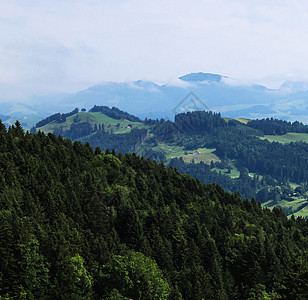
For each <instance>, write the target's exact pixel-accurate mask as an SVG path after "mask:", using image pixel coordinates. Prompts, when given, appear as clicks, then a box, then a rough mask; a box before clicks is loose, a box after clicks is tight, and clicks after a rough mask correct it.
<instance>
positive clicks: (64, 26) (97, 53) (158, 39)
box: [0, 0, 308, 101]
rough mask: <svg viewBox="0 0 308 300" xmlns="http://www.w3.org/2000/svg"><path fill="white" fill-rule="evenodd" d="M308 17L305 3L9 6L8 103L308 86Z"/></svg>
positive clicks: (5, 2)
mask: <svg viewBox="0 0 308 300" xmlns="http://www.w3.org/2000/svg"><path fill="white" fill-rule="evenodd" d="M307 12H308V3H307V1H305V0H298V1H294V0H293V1H260V0H258V1H255V0H252V1H239V0H215V1H214V0H213V1H211V0H208V1H183V0H179V1H160V0H158V1H145V0H142V1H141V0H127V1H124V0H119V1H95V0H86V1H85V0H79V1H76V0H74V1H71V0H67V1H59V0H53V1H42V0H40V1H35V0H33V1H31V0H28V1H18V0H16V1H13V0H2V1H1V3H0V27H1V32H0V101H7V100H18V101H22V100H25V99H27V97H29V96H30V95H34V94H36V95H39V94H46V93H56V92H75V91H78V90H80V89H83V88H86V87H88V86H91V85H94V84H98V83H100V82H103V81H131V80H138V79H147V80H154V81H156V82H168V81H170V80H172V79H174V78H177V77H178V76H181V75H184V74H187V73H190V72H198V71H202V72H211V73H218V74H222V75H226V76H229V77H233V78H239V79H241V80H243V81H244V82H254V83H259V84H264V85H266V86H267V87H278V86H279V85H280V84H281V83H282V82H283V81H285V80H287V79H292V80H308V43H307V42H306V41H307V40H308V18H307Z"/></svg>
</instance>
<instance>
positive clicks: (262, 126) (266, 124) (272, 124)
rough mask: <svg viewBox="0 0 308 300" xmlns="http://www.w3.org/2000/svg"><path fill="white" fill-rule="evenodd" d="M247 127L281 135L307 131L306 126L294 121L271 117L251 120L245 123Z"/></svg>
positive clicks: (264, 132)
mask: <svg viewBox="0 0 308 300" xmlns="http://www.w3.org/2000/svg"><path fill="white" fill-rule="evenodd" d="M247 125H248V126H249V127H252V128H255V129H258V130H260V131H262V133H263V134H270V135H283V134H286V133H288V132H298V133H308V126H307V125H304V124H303V123H300V122H298V121H295V122H293V123H291V122H288V121H283V120H277V119H273V118H270V119H269V118H267V119H262V120H252V121H249V122H248V123H247Z"/></svg>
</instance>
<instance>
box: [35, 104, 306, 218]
mask: <svg viewBox="0 0 308 300" xmlns="http://www.w3.org/2000/svg"><path fill="white" fill-rule="evenodd" d="M39 130H41V131H44V132H45V133H48V132H52V133H54V134H56V135H59V134H60V135H62V136H63V137H65V138H71V139H72V140H79V141H81V142H82V143H86V142H89V143H90V145H91V146H92V147H93V148H95V147H97V146H99V147H100V148H101V149H103V150H106V149H107V148H108V149H115V151H116V153H118V152H119V151H121V152H122V153H131V152H134V153H137V154H139V155H142V156H144V157H147V158H150V159H152V160H156V161H163V162H164V163H165V164H167V165H170V166H173V167H176V168H177V169H178V170H179V171H180V172H181V173H184V174H189V175H191V176H193V177H195V178H199V179H200V180H201V181H202V183H205V184H207V183H210V182H215V183H217V184H219V185H221V186H222V187H223V188H224V189H226V190H228V191H231V192H235V191H238V192H240V194H241V195H242V196H244V197H247V198H252V197H255V198H256V199H257V200H258V201H260V202H261V203H262V204H264V205H267V206H268V207H273V206H280V207H282V208H283V210H284V211H285V213H286V214H288V215H291V214H296V215H299V216H304V217H305V216H308V143H307V142H308V126H307V125H304V124H302V123H300V122H293V123H291V122H287V121H282V120H276V119H273V118H271V119H263V120H247V119H230V118H223V117H222V116H221V115H220V114H219V113H213V112H207V111H195V112H186V113H181V114H178V115H176V117H175V120H174V122H171V121H167V120H164V119H161V120H149V119H145V120H140V119H139V118H137V117H135V116H133V115H131V114H129V113H127V112H124V111H121V110H119V109H117V108H115V107H113V108H108V107H106V106H94V107H93V108H92V109H91V110H90V111H88V112H86V111H85V110H84V109H82V110H81V111H79V110H78V109H75V110H74V111H72V112H70V113H67V114H59V113H58V114H55V115H53V116H51V117H48V118H46V119H45V120H42V121H41V122H39V123H38V124H37V127H36V128H33V129H32V132H35V131H39Z"/></svg>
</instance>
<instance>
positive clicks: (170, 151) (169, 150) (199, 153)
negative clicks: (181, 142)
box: [153, 143, 220, 164]
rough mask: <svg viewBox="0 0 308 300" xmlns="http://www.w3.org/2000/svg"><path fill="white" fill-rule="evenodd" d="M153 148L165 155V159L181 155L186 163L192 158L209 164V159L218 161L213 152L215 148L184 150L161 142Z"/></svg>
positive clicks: (196, 161) (197, 161)
mask: <svg viewBox="0 0 308 300" xmlns="http://www.w3.org/2000/svg"><path fill="white" fill-rule="evenodd" d="M153 150H155V151H160V152H163V153H164V154H165V155H166V158H167V161H169V160H170V159H172V158H175V157H178V158H180V157H182V158H183V160H184V161H185V162H186V163H190V162H192V160H194V162H195V163H199V162H201V161H202V162H204V163H205V164H210V163H211V161H214V162H216V161H220V159H219V157H218V156H217V155H215V154H214V153H213V152H214V151H215V149H208V148H199V149H196V150H191V151H186V150H184V149H183V147H180V146H176V145H173V144H165V143H162V144H159V145H158V146H157V147H155V148H153Z"/></svg>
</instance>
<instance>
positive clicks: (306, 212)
mask: <svg viewBox="0 0 308 300" xmlns="http://www.w3.org/2000/svg"><path fill="white" fill-rule="evenodd" d="M304 203H307V200H306V199H304V198H301V197H294V200H293V201H286V200H281V201H279V203H278V204H279V205H280V206H281V207H290V208H292V209H293V210H296V209H298V208H299V207H300V206H301V205H303V204H304ZM262 205H263V206H266V207H268V208H271V209H272V208H274V207H275V206H277V204H275V205H274V204H272V200H269V201H267V202H265V203H263V204H262ZM291 215H292V214H291ZM291 215H289V216H291ZM293 215H294V216H302V217H306V216H308V207H307V206H306V207H304V208H303V209H301V210H300V211H298V212H296V213H294V214H293Z"/></svg>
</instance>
